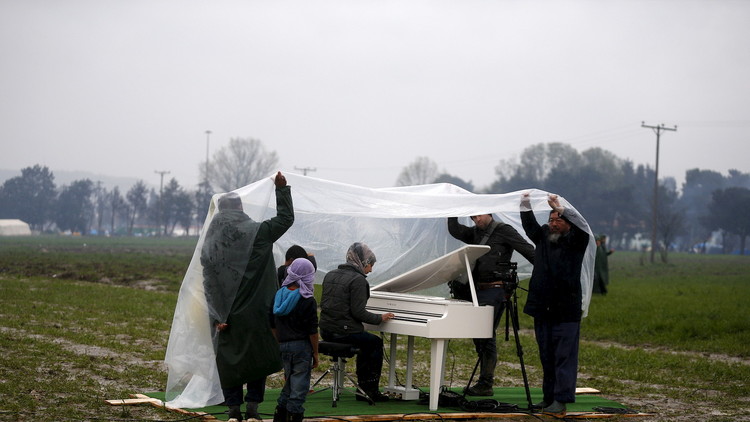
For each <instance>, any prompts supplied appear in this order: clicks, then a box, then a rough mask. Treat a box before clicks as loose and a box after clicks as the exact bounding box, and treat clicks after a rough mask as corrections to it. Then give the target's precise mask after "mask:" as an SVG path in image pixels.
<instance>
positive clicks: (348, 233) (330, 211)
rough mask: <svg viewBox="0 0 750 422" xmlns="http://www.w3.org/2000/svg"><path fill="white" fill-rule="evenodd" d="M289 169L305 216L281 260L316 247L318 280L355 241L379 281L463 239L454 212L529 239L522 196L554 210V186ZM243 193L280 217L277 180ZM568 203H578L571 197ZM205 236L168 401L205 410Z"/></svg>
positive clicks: (209, 353) (176, 344) (211, 391)
mask: <svg viewBox="0 0 750 422" xmlns="http://www.w3.org/2000/svg"><path fill="white" fill-rule="evenodd" d="M285 176H286V178H287V180H288V183H289V185H290V186H291V189H292V199H293V201H294V216H295V220H294V225H293V226H292V227H291V228H290V229H289V231H288V232H287V233H286V234H284V236H282V238H281V239H279V241H278V242H277V243H276V245H275V251H274V256H275V259H276V264H277V265H280V264H281V263H282V262H283V257H284V253H285V251H286V250H287V248H289V247H290V246H292V245H294V244H298V245H300V246H302V247H304V248H305V249H306V250H307V251H308V252H309V253H313V254H315V258H316V261H317V263H318V274H317V278H316V281H317V282H320V281H322V278H323V276H324V275H325V274H326V273H327V272H328V271H330V270H332V269H335V268H336V267H337V266H338V265H339V264H341V263H343V262H344V261H345V259H344V258H345V254H346V250H347V249H348V248H349V246H350V245H351V244H352V243H354V242H364V243H366V244H367V245H368V246H369V247H370V248H371V249H372V251H373V252H374V253H375V255H376V257H377V263H376V265H375V267H374V269H373V272H372V273H371V274H370V275H369V276H368V281H369V282H370V284H371V285H377V284H379V283H382V282H383V281H386V280H389V279H390V278H392V277H395V276H397V275H399V274H402V273H404V272H406V271H409V270H411V269H414V268H416V267H418V266H420V265H422V264H424V263H426V262H429V261H431V260H433V259H435V258H438V257H441V256H443V255H445V254H446V253H448V252H450V251H453V250H456V249H458V248H460V247H461V246H463V243H462V242H460V241H458V240H455V239H453V238H452V237H451V236H450V234H448V228H447V222H446V218H447V217H452V216H458V217H464V218H463V221H462V222H463V223H464V224H466V225H471V224H472V223H471V221H470V220H469V218H468V217H469V216H471V215H477V214H489V213H491V214H494V215H495V219H499V220H500V221H502V222H505V223H507V224H510V225H512V226H513V227H514V228H515V229H516V230H517V231H518V232H519V233H520V234H521V235H522V236H524V237H525V234H524V231H523V228H522V226H521V218H520V214H519V204H520V199H521V195H522V193H523V192H530V194H531V205H532V207H533V209H534V210H535V214H536V215H537V218H538V219H539V220H540V221H544V222H546V221H547V217H548V214H549V210H550V208H549V205H548V204H547V192H544V191H540V190H537V189H528V190H524V191H523V192H522V191H517V192H511V193H506V194H493V195H479V194H473V193H471V192H468V191H466V190H464V189H461V188H459V187H457V186H454V185H451V184H432V185H422V186H409V187H399V188H380V189H373V188H366V187H361V186H353V185H347V184H343V183H338V182H331V181H326V180H321V179H316V178H313V177H309V176H301V175H297V174H285ZM235 192H237V193H238V194H239V195H240V197H241V198H242V204H243V207H244V210H245V212H246V213H247V214H248V215H249V216H250V217H251V218H252V219H254V220H256V221H262V220H265V219H268V218H270V217H273V216H274V215H275V214H276V210H275V204H276V202H275V196H274V184H273V179H272V177H269V178H266V179H263V180H260V181H258V182H256V183H253V184H251V185H248V186H245V187H243V188H240V189H237V190H235ZM219 196H220V195H218V194H217V195H214V197H213V199H212V200H211V204H210V207H209V211H208V216H207V217H206V222H205V224H204V226H203V227H204V231H205V228H207V227H208V225H209V223H210V221H211V218H212V217H213V214H214V212H215V210H216V201H217V199H218V197H219ZM560 203H561V204H562V205H563V206H565V207H572V205H571V204H570V203H568V202H567V201H566V200H565V199H564V198H563V197H562V196H561V197H560ZM460 220H461V219H460ZM585 229H586V231H588V232H589V235H590V242H589V248H588V250H587V254H586V260H585V261H584V268H583V274H582V277H581V278H582V285H583V286H584V289H583V291H584V297H583V310H584V315H585V314H586V313H587V311H588V304H589V301H590V299H591V284H592V279H593V268H594V252H595V248H596V246H595V243H594V236H593V233H592V232H591V229H590V228H589V227H588V226H586V227H585ZM203 237H204V233H201V236H200V238H199V240H198V244H197V246H196V249H195V252H194V254H193V258H192V261H191V263H190V266H189V267H188V270H187V273H186V274H185V278H184V279H183V282H182V287H181V288H180V293H179V297H178V301H177V306H176V309H175V314H174V319H173V322H172V329H171V333H170V337H169V344H168V346H167V353H166V358H165V363H166V364H167V367H168V371H169V375H168V379H167V391H166V392H167V397H166V399H167V401H168V405H170V406H174V407H181V408H195V407H203V406H206V405H211V404H217V403H220V402H222V401H223V396H222V393H221V388H220V384H219V380H218V373H217V371H216V364H215V356H214V351H213V347H212V345H211V338H210V333H209V322H208V313H207V310H206V301H205V297H204V295H203V276H202V267H201V263H200V249H201V246H202V245H203ZM513 261H517V262H518V268H519V275H520V276H523V275H526V276H528V275H529V274H530V272H531V271H530V270H531V265H530V264H529V263H528V262H527V261H526V260H525V259H524V258H523V257H521V256H520V255H519V254H517V253H514V255H513ZM522 285H526V286H527V285H528V283H524V282H522ZM437 290H438V291H437V292H436V291H430V294H433V295H438V294H444V295H447V294H448V289H447V287H445V286H442V287H441V288H438V289H437Z"/></svg>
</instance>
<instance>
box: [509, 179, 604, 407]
mask: <svg viewBox="0 0 750 422" xmlns="http://www.w3.org/2000/svg"><path fill="white" fill-rule="evenodd" d="M547 203H548V204H549V206H550V207H551V208H552V211H550V213H549V219H548V221H547V224H544V225H542V226H540V225H539V223H538V222H537V220H536V217H535V216H534V212H533V211H532V210H531V201H530V197H529V194H528V193H525V194H524V195H523V196H522V198H521V223H522V224H523V228H524V230H525V231H526V235H527V236H528V237H529V239H531V241H532V242H534V245H536V257H535V261H534V269H533V271H532V273H531V281H530V282H529V295H528V298H527V300H526V306H525V307H524V310H523V311H524V312H525V313H527V314H529V315H531V316H532V317H534V333H535V335H536V341H537V344H538V346H539V358H540V360H541V362H542V369H543V372H544V378H543V381H542V391H543V392H544V398H543V400H542V401H541V402H539V403H537V404H535V405H534V407H535V408H538V409H541V410H542V412H543V413H547V414H552V415H557V416H560V415H563V416H564V415H565V411H566V403H573V402H575V390H576V380H577V377H578V340H579V334H580V327H581V318H582V316H583V311H582V307H581V304H582V297H583V291H582V287H581V271H582V266H583V261H584V256H585V254H586V248H587V247H588V244H589V234H588V233H587V232H586V231H585V230H584V228H585V227H586V224H585V221H584V220H583V218H582V217H581V216H580V215H579V214H578V213H577V212H576V211H575V210H573V209H566V208H564V207H563V206H562V205H560V201H559V199H558V197H557V195H552V194H550V195H549V196H548V199H547Z"/></svg>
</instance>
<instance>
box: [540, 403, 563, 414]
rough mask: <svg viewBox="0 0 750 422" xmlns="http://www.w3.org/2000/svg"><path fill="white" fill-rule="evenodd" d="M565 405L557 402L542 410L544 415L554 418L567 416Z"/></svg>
mask: <svg viewBox="0 0 750 422" xmlns="http://www.w3.org/2000/svg"><path fill="white" fill-rule="evenodd" d="M565 410H566V409H565V403H560V402H559V401H557V400H555V401H553V402H552V404H551V405H549V406H547V407H545V408H543V409H542V413H544V414H547V415H552V416H565Z"/></svg>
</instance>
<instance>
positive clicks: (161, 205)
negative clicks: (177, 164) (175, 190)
mask: <svg viewBox="0 0 750 422" xmlns="http://www.w3.org/2000/svg"><path fill="white" fill-rule="evenodd" d="M154 173H156V174H158V175H160V176H161V182H159V231H160V232H162V229H161V224H162V223H163V222H164V201H163V200H162V196H163V194H164V175H165V174H169V171H167V170H162V171H158V170H154ZM161 234H167V225H166V224H165V225H164V230H163V233H161ZM161 234H160V235H161Z"/></svg>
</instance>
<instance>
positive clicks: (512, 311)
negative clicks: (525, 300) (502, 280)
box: [506, 291, 532, 410]
mask: <svg viewBox="0 0 750 422" xmlns="http://www.w3.org/2000/svg"><path fill="white" fill-rule="evenodd" d="M512 296H513V298H512V299H513V300H508V303H507V305H508V309H507V310H506V311H507V312H508V314H509V315H510V318H511V320H512V322H513V336H514V337H515V339H516V354H517V355H518V361H519V363H520V364H521V375H522V376H523V386H524V388H525V389H526V400H527V402H528V404H529V407H528V409H529V410H531V408H532V403H531V390H530V389H529V379H528V377H527V376H526V366H525V365H524V363H523V347H522V346H521V339H519V338H518V296H516V292H515V291H513V295H512ZM506 335H507V333H506Z"/></svg>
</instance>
